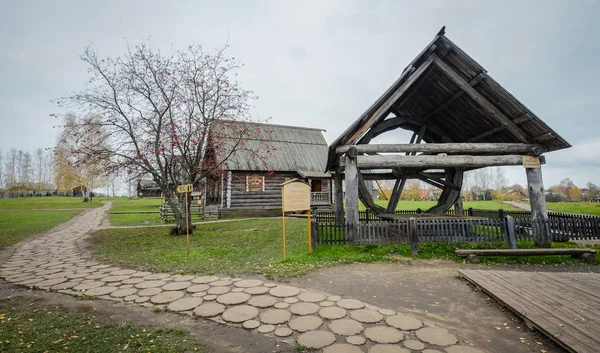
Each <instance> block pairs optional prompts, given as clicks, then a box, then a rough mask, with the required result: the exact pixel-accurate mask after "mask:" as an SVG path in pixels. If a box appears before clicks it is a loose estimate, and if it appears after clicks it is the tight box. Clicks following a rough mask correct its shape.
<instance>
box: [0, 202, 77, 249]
mask: <svg viewBox="0 0 600 353" xmlns="http://www.w3.org/2000/svg"><path fill="white" fill-rule="evenodd" d="M79 212H81V210H67V211H64V210H63V211H55V210H48V211H35V210H0V248H3V247H6V246H9V245H12V244H16V243H18V242H20V241H21V240H23V239H25V237H27V236H28V235H30V234H34V233H38V232H41V231H44V230H46V229H50V228H52V227H55V226H57V225H59V224H60V223H63V222H66V221H68V220H69V219H71V218H72V217H73V216H75V215H77V214H79Z"/></svg>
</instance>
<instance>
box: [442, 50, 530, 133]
mask: <svg viewBox="0 0 600 353" xmlns="http://www.w3.org/2000/svg"><path fill="white" fill-rule="evenodd" d="M434 63H435V65H436V66H437V67H438V68H439V69H440V70H441V71H442V72H443V73H444V74H445V75H446V76H447V77H448V78H450V79H451V80H452V81H453V82H454V83H455V84H456V85H457V86H458V87H460V88H461V89H462V90H464V91H465V93H466V94H467V95H469V97H471V99H473V100H474V101H475V102H476V103H477V104H479V106H481V107H482V108H483V109H484V110H485V112H486V113H487V114H488V115H489V116H491V117H492V118H494V119H496V121H498V122H499V123H500V124H501V125H502V126H505V127H506V129H507V130H508V131H510V132H511V133H512V134H513V135H514V136H515V137H516V138H517V139H519V141H521V142H523V143H529V137H528V136H527V135H526V134H525V133H524V132H523V130H521V128H519V127H518V126H517V124H515V123H513V122H512V121H511V120H510V119H509V118H508V117H506V116H505V115H504V114H503V113H502V112H501V111H500V110H499V109H498V108H496V106H495V105H493V104H492V103H490V102H489V101H488V100H487V99H486V98H485V97H483V96H482V95H481V94H480V93H479V92H477V90H475V89H474V88H473V87H471V85H469V83H468V82H467V81H465V80H464V79H463V78H462V77H460V75H458V74H457V73H456V72H455V71H454V70H453V69H452V68H451V67H450V66H448V64H446V63H445V62H444V61H443V60H440V59H436V60H435V61H434Z"/></svg>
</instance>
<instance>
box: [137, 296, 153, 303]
mask: <svg viewBox="0 0 600 353" xmlns="http://www.w3.org/2000/svg"><path fill="white" fill-rule="evenodd" d="M148 300H150V297H138V298H137V299H136V300H135V302H136V303H138V304H141V303H145V302H147V301H148Z"/></svg>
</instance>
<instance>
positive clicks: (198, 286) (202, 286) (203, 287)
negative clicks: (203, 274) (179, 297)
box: [187, 284, 210, 293]
mask: <svg viewBox="0 0 600 353" xmlns="http://www.w3.org/2000/svg"><path fill="white" fill-rule="evenodd" d="M209 288H210V286H209V285H208V284H194V285H193V286H189V287H187V291H188V292H190V293H198V292H206V290H207V289H209Z"/></svg>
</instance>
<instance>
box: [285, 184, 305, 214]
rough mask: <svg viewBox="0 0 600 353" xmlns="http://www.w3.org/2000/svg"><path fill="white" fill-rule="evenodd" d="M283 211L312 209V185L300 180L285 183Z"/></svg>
mask: <svg viewBox="0 0 600 353" xmlns="http://www.w3.org/2000/svg"><path fill="white" fill-rule="evenodd" d="M282 193H283V196H282V197H283V198H282V201H283V212H289V211H306V210H310V185H308V184H307V183H305V182H302V181H299V180H291V181H288V182H286V183H284V184H283V191H282Z"/></svg>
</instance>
